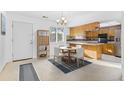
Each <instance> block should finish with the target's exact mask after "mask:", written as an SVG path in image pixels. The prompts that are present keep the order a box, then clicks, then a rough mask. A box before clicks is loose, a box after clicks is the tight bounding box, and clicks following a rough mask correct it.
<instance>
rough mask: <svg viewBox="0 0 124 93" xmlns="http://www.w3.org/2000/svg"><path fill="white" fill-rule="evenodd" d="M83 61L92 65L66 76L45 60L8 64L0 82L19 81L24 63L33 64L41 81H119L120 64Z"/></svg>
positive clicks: (0, 74)
mask: <svg viewBox="0 0 124 93" xmlns="http://www.w3.org/2000/svg"><path fill="white" fill-rule="evenodd" d="M85 59H86V60H88V61H90V62H93V63H92V64H90V65H87V66H84V67H82V68H80V69H77V70H75V71H72V72H70V73H67V74H64V73H63V72H62V71H61V70H59V69H58V68H57V67H55V66H54V65H53V64H51V63H50V62H49V61H48V59H47V58H45V59H31V60H24V61H18V62H10V63H8V64H7V65H6V66H5V68H4V70H3V71H2V72H1V73H0V80H3V81H4V80H8V81H17V80H19V65H20V64H26V63H33V66H34V69H35V70H36V73H37V75H38V77H39V79H40V80H41V81H52V80H54V81H73V80H75V81H91V80H95V81H99V80H106V81H108V80H109V81H117V80H121V63H112V62H107V61H103V60H95V59H89V58H85Z"/></svg>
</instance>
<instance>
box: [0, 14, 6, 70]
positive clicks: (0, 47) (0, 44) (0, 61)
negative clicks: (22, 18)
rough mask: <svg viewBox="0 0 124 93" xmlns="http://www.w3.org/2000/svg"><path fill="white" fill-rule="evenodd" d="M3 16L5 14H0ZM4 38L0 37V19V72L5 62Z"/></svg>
mask: <svg viewBox="0 0 124 93" xmlns="http://www.w3.org/2000/svg"><path fill="white" fill-rule="evenodd" d="M0 13H3V14H5V12H0ZM4 46H5V36H4V35H1V17H0V71H1V70H2V69H3V68H4V65H5V61H4V53H5V49H4Z"/></svg>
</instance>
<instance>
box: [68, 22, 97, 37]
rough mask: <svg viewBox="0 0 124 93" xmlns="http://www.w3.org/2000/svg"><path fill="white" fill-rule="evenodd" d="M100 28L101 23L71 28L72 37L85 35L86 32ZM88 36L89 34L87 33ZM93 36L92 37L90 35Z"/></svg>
mask: <svg viewBox="0 0 124 93" xmlns="http://www.w3.org/2000/svg"><path fill="white" fill-rule="evenodd" d="M98 27H99V22H93V23H89V24H85V25H81V26H75V27H71V28H70V36H76V35H79V34H80V35H83V34H84V33H85V31H94V30H96V28H98ZM86 34H87V33H86ZM89 34H91V33H89ZM89 36H91V35H89Z"/></svg>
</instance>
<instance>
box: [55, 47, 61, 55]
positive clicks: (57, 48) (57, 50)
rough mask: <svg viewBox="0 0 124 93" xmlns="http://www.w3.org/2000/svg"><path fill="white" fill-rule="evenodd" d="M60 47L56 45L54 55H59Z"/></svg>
mask: <svg viewBox="0 0 124 93" xmlns="http://www.w3.org/2000/svg"><path fill="white" fill-rule="evenodd" d="M59 53H60V49H59V47H54V56H59Z"/></svg>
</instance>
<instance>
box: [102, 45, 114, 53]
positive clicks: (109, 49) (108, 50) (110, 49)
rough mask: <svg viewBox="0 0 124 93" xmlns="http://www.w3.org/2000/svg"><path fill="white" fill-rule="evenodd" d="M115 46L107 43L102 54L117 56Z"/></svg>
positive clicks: (103, 46)
mask: <svg viewBox="0 0 124 93" xmlns="http://www.w3.org/2000/svg"><path fill="white" fill-rule="evenodd" d="M115 51H116V48H115V44H114V43H113V44H111V43H107V44H103V45H102V53H103V54H109V55H115Z"/></svg>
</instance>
